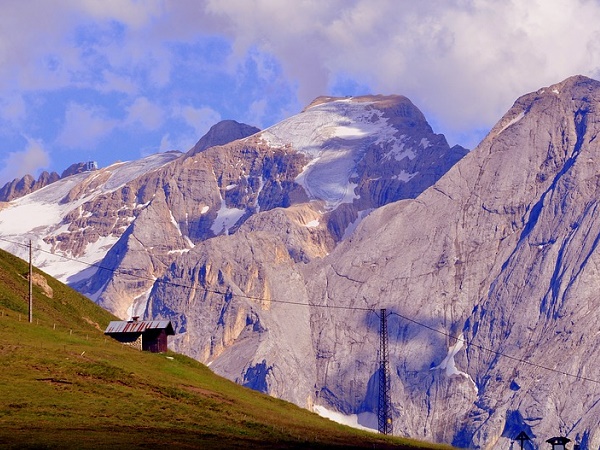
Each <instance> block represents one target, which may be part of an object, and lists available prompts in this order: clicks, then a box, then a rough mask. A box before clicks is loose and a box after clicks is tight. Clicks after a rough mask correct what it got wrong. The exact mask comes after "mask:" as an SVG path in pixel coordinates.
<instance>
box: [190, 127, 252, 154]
mask: <svg viewBox="0 0 600 450" xmlns="http://www.w3.org/2000/svg"><path fill="white" fill-rule="evenodd" d="M259 131H260V129H258V128H256V127H253V126H251V125H246V124H245V123H239V122H236V121H235V120H222V121H220V122H219V123H217V124H215V125H213V126H212V127H210V130H208V132H207V133H206V134H205V135H204V136H202V137H201V138H200V140H199V141H198V142H197V143H196V145H194V147H193V148H192V149H191V150H190V151H189V152H188V156H193V155H195V154H197V153H200V152H203V151H204V150H206V149H207V148H210V147H215V146H217V145H224V144H227V143H229V142H233V141H236V140H238V139H243V138H245V137H248V136H252V135H253V134H255V133H258V132H259Z"/></svg>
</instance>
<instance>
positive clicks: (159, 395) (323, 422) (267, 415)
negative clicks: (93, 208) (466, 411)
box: [0, 251, 443, 449]
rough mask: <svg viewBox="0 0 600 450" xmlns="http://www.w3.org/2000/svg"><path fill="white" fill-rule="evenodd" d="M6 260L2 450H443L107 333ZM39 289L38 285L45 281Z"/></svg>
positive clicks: (93, 314) (90, 311)
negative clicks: (369, 428)
mask: <svg viewBox="0 0 600 450" xmlns="http://www.w3.org/2000/svg"><path fill="white" fill-rule="evenodd" d="M27 272H28V266H27V264H26V263H25V262H24V261H22V260H20V259H18V258H15V257H14V256H12V255H9V254H7V253H6V252H3V251H0V368H1V369H0V446H1V447H2V448H61V449H63V448H78V449H86V448H90V449H92V448H94V449H96V448H111V449H112V448H169V449H174V448H175V449H176V448H223V449H232V448H282V449H285V448H335V447H353V448H411V449H413V448H443V447H441V446H434V445H431V446H429V445H427V444H423V443H418V442H412V441H404V440H400V439H397V438H388V437H384V436H381V435H377V434H375V433H366V432H361V431H358V430H354V429H351V428H348V427H344V426H341V425H338V424H336V423H333V422H331V421H329V420H327V419H323V418H321V417H319V416H317V415H316V414H313V413H311V412H309V411H306V410H303V409H301V408H298V407H296V406H294V405H292V404H290V403H287V402H284V401H281V400H277V399H275V398H272V397H269V396H266V395H262V394H260V393H257V392H254V391H252V390H249V389H246V388H243V387H241V386H238V385H236V384H234V383H232V382H230V381H228V380H225V379H223V378H221V377H218V376H216V375H215V374H213V373H212V372H211V371H210V370H209V369H208V368H206V367H205V366H203V365H202V364H200V363H198V362H196V361H194V360H192V359H190V358H187V357H185V356H182V355H178V354H175V353H169V354H150V353H145V352H144V353H142V352H139V351H137V350H133V349H131V348H128V347H125V346H123V345H121V344H119V343H117V342H115V341H113V340H112V339H110V338H106V337H105V336H104V334H103V331H104V329H105V327H106V326H107V324H108V322H109V321H110V320H114V317H113V316H111V315H110V314H109V313H108V312H106V311H104V310H103V309H101V308H99V307H98V306H96V305H95V304H94V303H92V302H90V301H89V300H87V299H86V298H84V297H82V296H81V295H79V294H78V293H76V292H74V291H73V290H71V289H69V288H68V287H66V286H64V285H62V284H60V283H59V282H57V281H56V280H54V279H52V278H51V277H49V276H48V275H46V274H43V273H42V272H39V271H37V270H36V271H35V272H36V273H37V274H40V275H42V276H43V279H45V280H47V283H48V285H49V288H50V289H48V288H46V287H43V286H42V285H43V279H42V278H41V277H37V276H36V277H35V278H34V279H36V280H37V282H36V285H35V286H34V314H33V317H34V319H33V323H28V320H27V319H28V311H27V292H28V281H27ZM39 280H42V281H39Z"/></svg>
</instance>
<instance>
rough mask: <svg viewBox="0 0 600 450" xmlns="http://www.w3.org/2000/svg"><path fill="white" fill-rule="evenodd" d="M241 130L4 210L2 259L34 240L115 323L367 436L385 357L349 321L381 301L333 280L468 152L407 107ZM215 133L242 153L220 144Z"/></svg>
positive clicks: (323, 102) (353, 110) (44, 263)
mask: <svg viewBox="0 0 600 450" xmlns="http://www.w3.org/2000/svg"><path fill="white" fill-rule="evenodd" d="M238 125H239V124H238ZM238 125H236V124H232V123H226V124H221V125H219V126H217V127H216V128H215V129H214V130H213V136H212V137H211V136H208V135H207V137H206V138H203V139H201V140H200V142H199V144H198V145H197V146H196V147H195V148H194V149H192V150H190V151H189V152H188V153H187V154H183V155H182V154H178V153H161V154H157V155H152V156H149V157H146V158H144V159H141V160H138V161H130V162H125V163H118V164H115V165H112V166H110V167H106V168H103V169H100V170H97V171H94V172H91V173H81V174H76V175H73V176H70V177H66V178H64V179H61V180H59V181H56V182H55V183H52V184H51V185H48V186H46V187H44V188H42V189H39V190H38V191H36V192H33V193H32V194H29V195H27V196H24V197H22V198H19V199H16V200H14V201H12V202H10V203H9V204H8V206H7V207H5V208H4V209H2V210H1V211H0V232H1V233H2V236H3V240H2V245H3V246H4V247H5V248H8V249H9V250H11V251H12V252H14V253H17V254H21V255H24V254H23V249H22V247H21V245H22V243H24V242H26V241H27V240H29V239H32V241H33V243H34V247H35V248H38V249H40V250H42V251H36V252H35V258H34V259H35V262H36V264H37V265H38V266H40V267H42V268H43V269H44V270H46V271H47V272H49V273H51V274H53V275H56V276H58V277H59V278H60V279H61V280H64V281H67V282H68V283H69V284H70V285H71V286H73V287H75V288H76V289H78V290H79V291H80V292H82V293H84V294H85V295H87V296H88V297H89V298H91V299H93V300H94V301H96V302H97V303H98V304H100V305H102V306H103V307H105V308H106V309H108V310H110V311H111V312H114V313H115V314H117V315H118V316H120V317H122V318H128V317H131V316H143V317H144V318H159V317H161V318H162V317H164V318H169V319H170V320H172V321H173V323H174V324H175V328H176V333H177V336H176V337H175V339H174V346H175V348H176V349H177V350H178V351H181V352H184V353H186V354H188V355H191V356H193V357H195V358H197V359H198V360H200V361H202V362H205V363H207V364H210V365H211V368H212V369H213V370H214V371H215V372H217V373H219V374H222V375H225V376H227V377H228V378H230V379H233V380H236V381H238V382H239V383H240V384H243V385H246V386H249V387H252V388H254V389H257V390H260V391H263V392H268V393H271V394H272V395H277V396H280V397H282V398H285V399H288V400H292V401H294V402H296V403H297V404H300V405H302V406H305V407H309V408H313V407H314V408H317V410H319V411H322V412H323V411H327V410H328V409H335V410H337V411H340V412H342V413H345V414H349V415H352V414H354V415H360V421H361V423H363V424H366V425H367V426H370V427H371V428H373V427H374V424H373V417H374V415H373V412H374V411H376V405H375V404H374V403H373V402H374V401H376V399H375V397H374V392H376V385H375V384H373V383H374V381H373V380H371V381H369V378H370V377H371V376H372V375H373V364H375V362H374V358H373V355H374V354H376V348H375V349H374V348H370V350H369V351H370V352H371V353H369V354H365V353H364V351H365V349H366V348H367V347H365V345H366V344H367V343H370V344H373V343H374V342H378V341H377V339H378V337H377V330H376V323H377V322H376V318H375V317H374V316H369V317H365V316H361V317H360V320H359V322H358V323H355V322H353V321H355V320H357V319H359V317H358V316H355V317H354V316H353V317H346V318H343V314H344V312H343V311H344V308H346V307H347V306H352V305H354V304H355V302H360V304H361V305H362V306H365V305H374V304H376V303H377V302H378V301H380V300H382V299H381V298H379V297H378V296H373V298H367V297H364V296H362V295H360V293H359V295H358V297H348V295H350V292H351V291H348V293H347V294H346V293H344V294H343V295H342V294H340V293H339V292H338V291H337V289H338V283H337V282H332V285H331V290H330V288H329V287H328V286H326V284H325V285H324V284H322V283H327V278H326V277H327V276H328V275H329V269H328V267H329V266H328V264H331V261H333V259H331V258H334V256H333V255H336V256H335V258H334V259H336V258H340V259H343V258H345V256H344V255H345V254H346V252H348V251H349V249H350V247H351V245H350V243H351V242H355V238H354V237H353V236H354V231H355V229H356V228H357V227H360V229H362V230H365V229H368V227H369V225H368V223H374V222H373V220H371V219H369V217H370V216H371V215H375V216H377V217H380V214H379V213H378V211H379V210H380V209H382V208H384V209H385V207H384V205H388V204H394V205H406V204H411V202H410V199H414V198H416V199H418V198H419V196H420V195H422V192H423V191H424V190H426V189H428V188H429V187H430V186H432V185H433V184H434V183H435V182H436V181H438V180H439V179H440V177H442V176H443V175H444V174H445V173H446V172H447V171H448V170H449V169H450V168H451V167H452V166H453V165H454V164H455V163H456V162H457V161H459V160H460V159H461V158H462V157H463V156H464V155H465V154H467V150H465V149H463V148H462V147H458V146H456V147H453V148H450V147H449V146H448V144H447V142H446V139H445V138H444V136H443V135H440V134H435V133H434V132H433V130H432V129H431V127H430V126H429V124H428V123H427V121H426V120H425V118H424V116H423V114H422V113H421V112H420V111H419V110H418V108H416V107H415V106H414V105H413V104H412V103H411V102H410V100H409V99H407V98H406V97H402V96H363V97H351V98H334V97H327V98H319V99H317V100H316V101H315V102H313V103H312V104H311V105H310V106H309V107H307V108H306V109H305V110H304V111H303V112H301V113H299V114H297V115H295V116H292V117H290V118H288V119H286V120H284V121H282V122H280V123H278V124H276V125H274V126H272V127H270V128H268V129H265V130H263V131H260V132H255V133H253V131H254V130H253V129H249V128H246V127H243V126H242V127H239V126H238ZM222 129H225V130H230V131H231V129H233V131H234V132H233V134H230V133H229V131H226V132H224V134H225V135H228V136H230V137H231V136H235V134H236V133H237V132H240V133H242V135H243V137H242V138H241V139H237V140H234V141H232V142H225V143H221V142H222V141H221V140H220V139H217V137H219V136H222V133H221V131H222ZM219 130H221V131H219ZM209 134H210V133H209ZM225 140H228V139H225ZM399 200H403V201H401V202H398V201H399ZM415 201H417V202H418V200H415ZM395 202H396V203H395ZM407 202H408V203H407ZM33 212H35V214H33ZM25 217H27V218H28V219H29V220H23V219H24V218H25ZM375 220H377V219H375ZM361 221H364V222H365V224H364V225H361ZM419 226H420V225H419ZM423 228H424V229H425V226H423ZM373 233H375V234H379V233H387V231H386V228H385V226H384V227H383V228H382V229H381V230H373ZM404 234H406V230H403V229H402V230H394V236H395V238H397V239H401V238H402V236H403V235H404ZM418 242H419V241H418V240H417V241H415V242H414V243H413V244H411V245H416V244H417V243H418ZM407 245H408V244H407ZM338 248H340V249H342V248H343V249H345V250H344V251H343V252H342V250H339V251H338ZM372 250H374V249H372ZM406 252H408V253H410V252H409V251H408V250H407V249H405V248H403V247H402V246H400V247H397V248H396V249H395V253H394V256H393V257H392V256H390V255H386V256H383V254H382V257H383V258H388V259H390V260H394V259H395V258H397V257H398V255H403V254H404V253H406ZM328 255H329V256H328ZM357 258H358V259H357V261H359V260H360V257H358V256H357ZM81 262H84V263H86V264H87V265H82V264H81ZM380 264H381V267H384V266H385V265H386V263H384V262H380ZM332 267H333V266H332ZM358 269H359V270H360V272H361V276H366V275H367V274H369V273H373V274H374V278H373V280H372V281H373V282H374V281H375V279H377V277H378V275H377V270H376V268H375V266H361V267H358ZM339 275H340V276H342V277H343V276H345V275H344V274H343V273H341V272H340V274H339ZM351 279H352V278H349V279H348V281H351ZM379 282H380V284H381V292H380V293H379V294H378V295H382V293H383V292H384V289H387V287H386V286H387V285H388V282H387V280H385V279H384V278H379ZM354 294H356V293H353V294H352V295H354ZM387 300H389V298H388V299H387ZM308 305H314V307H309V306H308ZM329 308H334V309H335V310H337V309H338V308H342V309H339V312H340V314H341V315H339V316H331V317H330V315H331V314H332V311H333V310H334V309H332V310H330V309H329ZM340 318H342V319H343V320H347V324H348V326H350V324H354V325H355V328H353V329H347V328H345V327H342V328H339V324H340V323H339V322H338V320H339V319H340ZM338 332H339V333H340V334H337V333H338ZM364 333H367V335H368V336H367V337H365V336H364ZM355 339H358V340H355ZM359 355H360V358H361V361H362V362H357V360H355V359H353V358H354V357H356V356H359ZM334 374H337V375H339V378H338V379H335V380H334V379H333V378H332V377H334V376H336V375H334ZM350 380H355V381H350ZM348 383H350V385H351V387H348ZM338 387H340V388H341V389H342V390H341V391H339V390H338ZM374 389H375V391H374ZM394 395H397V394H394ZM407 430H409V429H408V428H407ZM410 432H414V431H412V430H411V431H410Z"/></svg>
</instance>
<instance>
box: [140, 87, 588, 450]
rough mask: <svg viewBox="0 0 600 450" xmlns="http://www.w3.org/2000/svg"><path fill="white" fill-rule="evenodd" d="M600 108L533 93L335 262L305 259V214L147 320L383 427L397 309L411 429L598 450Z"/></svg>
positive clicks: (397, 375)
mask: <svg viewBox="0 0 600 450" xmlns="http://www.w3.org/2000/svg"><path fill="white" fill-rule="evenodd" d="M326 104H327V103H326ZM599 107H600V83H598V82H596V81H593V80H590V79H587V78H584V77H573V78H570V79H568V80H565V81H564V82H562V83H559V84H556V85H553V86H550V87H548V88H544V89H540V90H539V91H537V92H534V93H531V94H528V95H525V96H523V97H521V98H520V99H519V100H517V102H516V103H515V104H514V106H513V107H512V108H511V109H510V110H509V111H508V112H507V114H506V115H505V116H504V117H503V118H502V119H501V120H500V121H499V122H498V124H497V125H496V126H495V127H494V128H493V129H492V131H491V132H490V134H489V135H488V136H487V137H486V139H485V140H484V141H483V142H482V143H481V144H480V145H479V146H478V148H477V149H475V150H474V151H472V152H471V153H470V154H469V155H467V156H466V157H465V158H463V159H462V160H461V161H460V162H459V163H457V164H456V165H455V166H454V167H453V168H451V169H450V170H449V171H448V173H447V174H446V175H445V176H443V177H442V178H441V179H440V180H439V181H438V182H437V183H436V184H434V185H433V186H432V187H430V188H429V189H427V190H426V191H425V192H423V193H422V194H421V195H419V196H418V197H417V198H416V199H414V200H403V201H398V202H394V203H391V204H388V205H387V206H383V207H381V208H378V209H375V210H374V211H373V212H371V213H370V214H369V215H368V216H367V217H366V218H364V220H363V221H362V222H361V223H360V224H359V225H358V228H357V230H356V231H355V233H354V234H352V235H350V236H348V237H347V238H346V239H344V240H342V241H341V242H340V243H339V245H337V246H336V247H334V248H332V249H331V250H330V252H329V255H324V258H323V259H320V258H312V259H309V260H308V262H307V263H305V264H294V263H293V258H292V257H291V255H293V252H290V251H289V248H290V242H293V241H294V239H293V238H291V237H289V235H290V232H291V234H292V236H293V235H294V233H293V232H292V231H291V230H294V229H295V228H294V227H291V226H289V225H288V224H290V223H292V222H293V221H294V216H293V215H290V214H286V215H285V216H282V215H279V219H278V220H279V221H280V222H277V223H281V227H282V230H283V231H284V232H282V233H279V234H277V233H272V232H270V233H269V234H268V237H265V235H264V234H262V231H261V228H260V226H256V227H255V226H254V224H253V222H251V221H247V222H246V223H245V224H244V225H242V226H241V227H240V229H239V231H238V232H237V233H236V234H234V235H233V236H228V237H227V238H219V239H221V240H220V241H206V242H204V243H199V244H198V245H196V246H195V248H194V249H193V250H191V251H190V252H189V253H188V254H187V255H186V257H185V258H182V259H180V260H178V261H177V264H176V265H172V266H171V267H170V268H169V271H168V273H167V275H166V276H165V277H163V278H161V279H160V280H159V282H158V283H156V284H155V287H154V290H153V291H152V293H151V295H150V300H149V302H148V310H147V311H148V313H149V314H150V315H152V316H157V317H170V318H173V319H174V320H175V321H176V322H177V323H178V325H179V327H180V328H179V331H181V332H184V333H182V334H181V335H180V336H179V337H178V340H177V344H176V345H177V347H178V348H181V349H187V351H190V352H192V353H193V354H194V356H195V357H197V358H198V359H200V360H202V361H206V362H208V363H212V366H211V367H213V368H214V369H215V370H216V371H217V372H219V373H224V374H226V375H227V376H228V377H230V378H232V379H236V380H237V381H239V382H240V383H244V384H247V385H249V386H252V387H254V388H258V389H260V390H264V391H267V392H271V393H272V394H274V395H278V396H282V397H284V398H288V399H291V400H293V401H295V402H296V403H298V404H301V405H307V406H311V405H318V406H322V407H326V408H329V409H335V410H337V411H340V412H342V413H344V414H347V415H354V414H355V415H358V417H359V421H360V422H361V423H363V424H366V425H371V426H372V424H373V422H372V421H373V413H375V412H376V408H377V392H378V391H377V380H378V378H377V375H376V369H377V351H378V344H379V336H378V326H379V318H378V316H377V314H378V313H379V310H380V308H386V310H387V313H388V314H390V315H389V318H388V319H389V325H388V326H389V334H390V360H391V367H392V374H393V379H392V403H393V415H394V422H395V424H396V425H395V433H397V434H403V435H409V436H415V437H427V438H434V439H436V440H438V441H440V442H453V443H454V444H456V445H458V446H466V447H473V448H490V449H491V448H505V447H507V446H508V445H510V442H511V440H512V439H514V437H515V436H516V434H518V432H519V431H521V430H525V431H527V432H528V434H529V435H530V436H532V437H533V438H534V443H535V445H536V446H541V445H546V444H545V443H544V441H545V439H547V438H549V437H551V436H555V435H561V434H562V435H568V436H569V437H570V438H571V439H572V440H573V441H576V442H578V443H580V444H581V446H582V448H598V447H599V446H600V434H599V433H598V429H599V428H600V427H599V426H600V411H599V410H598V408H599V407H598V404H599V402H598V400H599V397H598V395H597V394H596V387H597V385H598V384H599V381H600V369H599V367H600V366H599V365H598V364H597V361H596V359H597V358H596V357H595V355H596V354H597V352H598V346H599V344H600V341H599V340H598V336H597V333H596V332H595V331H594V330H595V324H597V323H598V321H599V320H600V317H599V314H600V313H599V312H598V311H600V309H599V308H598V300H597V299H596V298H595V292H596V291H597V290H598V284H599V281H598V280H599V277H598V269H597V267H599V264H600V260H599V259H600V257H599V256H598V253H597V251H596V248H597V245H598V242H599V241H600V222H598V219H597V217H598V215H597V214H596V208H597V201H598V200H597V199H598V198H600V192H599V189H600V180H599V177H598V169H597V161H598V160H600V148H599V147H598V146H597V144H596V136H597V134H598V132H599V131H600V125H599V123H600V120H599V119H598V117H599V113H600V110H599ZM285 131H286V132H287V133H288V135H290V134H292V132H289V131H288V130H285ZM397 148H398V147H396V149H397ZM306 152H307V153H308V151H306ZM327 169H328V167H327V166H326V167H325V168H319V167H318V168H317V169H316V170H317V171H318V170H324V171H327ZM333 172H336V171H335V170H334V171H333ZM328 173H332V172H328ZM309 175H310V174H309ZM324 179H325V180H331V179H332V177H324ZM350 182H351V181H349V182H348V183H350ZM361 183H362V182H359V183H357V184H358V185H359V186H360V185H361ZM327 189H328V186H327V184H326V183H325V184H323V185H320V184H319V185H318V186H317V187H316V188H314V186H313V189H312V190H311V189H308V192H309V195H310V194H311V193H312V194H313V195H314V193H315V192H322V193H325V194H323V196H324V200H325V202H324V205H323V207H324V208H325V209H326V208H327V207H328V206H329V207H331V205H332V204H335V202H336V201H338V200H339V199H340V198H342V195H341V192H343V190H342V191H339V192H338V194H340V195H338V196H337V197H336V196H335V195H334V194H333V190H332V191H331V192H332V193H331V195H329V194H327V192H328V190H327ZM359 190H360V188H355V189H354V192H355V193H356V192H357V191H359ZM346 192H347V191H346ZM356 203H357V202H353V205H356ZM338 208H339V206H338ZM259 217H260V215H257V216H256V217H255V218H253V219H254V220H258V219H259ZM265 220H267V221H268V223H272V222H270V221H269V220H268V219H266V218H265ZM306 222H307V221H306ZM306 222H305V223H306ZM314 223H315V224H316V223H317V222H314ZM319 224H320V222H319ZM313 242H315V240H313ZM316 242H320V241H319V239H316ZM285 249H288V251H287V253H286V251H285ZM309 304H310V305H312V306H310V307H308V306H301V305H309ZM298 330H300V333H299V334H298V333H297V331H298ZM303 330H304V331H303ZM307 330H310V337H309V336H308V331H307ZM298 374H301V376H298ZM306 377H309V379H308V382H307V380H306Z"/></svg>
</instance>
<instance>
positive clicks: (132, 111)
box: [125, 97, 164, 130]
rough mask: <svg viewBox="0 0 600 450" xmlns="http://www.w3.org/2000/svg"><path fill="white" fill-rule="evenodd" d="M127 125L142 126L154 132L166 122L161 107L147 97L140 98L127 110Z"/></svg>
mask: <svg viewBox="0 0 600 450" xmlns="http://www.w3.org/2000/svg"><path fill="white" fill-rule="evenodd" d="M127 114H128V116H127V119H126V120H125V123H126V124H127V125H135V124H140V125H142V126H143V127H144V128H146V129H147V130H154V129H156V128H158V127H159V126H160V125H162V124H163V122H164V113H163V110H162V108H161V107H160V106H158V105H156V104H155V103H152V102H151V101H150V100H148V99H147V98H146V97H138V98H136V99H135V101H134V102H133V103H132V104H131V106H129V107H128V108H127Z"/></svg>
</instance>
